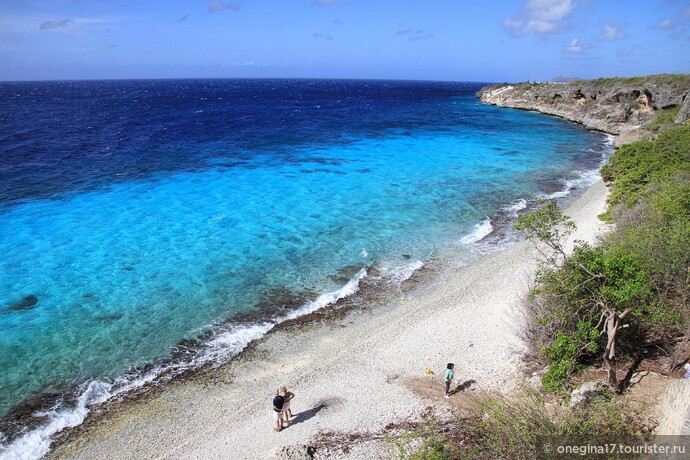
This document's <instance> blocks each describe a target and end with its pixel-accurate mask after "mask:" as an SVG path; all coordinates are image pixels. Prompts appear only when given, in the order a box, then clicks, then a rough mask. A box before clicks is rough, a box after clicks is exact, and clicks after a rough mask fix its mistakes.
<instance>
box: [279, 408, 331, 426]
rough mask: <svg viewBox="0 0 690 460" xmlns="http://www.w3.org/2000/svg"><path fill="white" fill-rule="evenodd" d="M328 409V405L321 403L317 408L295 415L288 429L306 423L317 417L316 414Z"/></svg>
mask: <svg viewBox="0 0 690 460" xmlns="http://www.w3.org/2000/svg"><path fill="white" fill-rule="evenodd" d="M327 408H328V403H321V404H319V405H318V406H316V407H312V408H311V409H308V410H305V411H302V412H299V413H297V414H294V415H293V416H292V419H291V420H290V422H289V423H288V426H287V427H286V428H289V427H291V426H293V425H297V424H298V423H302V422H306V421H307V420H309V419H311V418H313V417H315V416H316V414H318V413H319V412H321V411H322V410H324V409H327Z"/></svg>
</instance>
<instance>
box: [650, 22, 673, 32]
mask: <svg viewBox="0 0 690 460" xmlns="http://www.w3.org/2000/svg"><path fill="white" fill-rule="evenodd" d="M652 27H653V28H654V29H662V30H669V29H673V27H674V25H673V23H672V22H671V20H670V19H663V20H661V21H659V23H658V24H655V25H654V26H652Z"/></svg>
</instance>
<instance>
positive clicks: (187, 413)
mask: <svg viewBox="0 0 690 460" xmlns="http://www.w3.org/2000/svg"><path fill="white" fill-rule="evenodd" d="M606 196H607V189H606V186H605V185H604V184H603V182H602V181H598V182H596V183H595V184H594V185H592V186H590V187H589V188H588V189H587V190H586V191H585V192H584V193H583V194H582V195H581V196H580V197H579V198H577V199H576V200H575V201H574V202H572V203H571V204H570V205H569V206H568V207H567V209H566V214H568V215H569V216H570V217H571V218H572V219H573V221H574V222H575V223H576V224H577V231H576V232H575V233H574V234H573V235H572V236H571V238H570V241H571V243H572V241H575V240H583V241H590V242H593V241H595V240H596V238H597V237H598V235H601V234H602V233H603V232H605V231H606V225H605V224H603V223H602V222H601V221H600V220H599V219H598V218H597V216H598V215H599V214H600V213H602V212H603V211H604V210H605V201H606ZM537 259H538V251H537V250H536V248H535V247H534V245H533V243H530V242H523V243H519V244H517V245H514V246H512V247H510V248H508V249H506V250H502V251H498V252H495V253H492V254H489V255H486V256H484V257H482V258H480V259H479V260H478V261H476V262H475V263H473V264H471V265H469V266H468V267H465V268H463V269H453V270H445V271H442V272H440V273H437V274H435V275H434V276H433V279H432V280H430V281H428V282H423V283H418V284H417V285H415V286H414V287H412V288H409V289H400V292H398V293H397V294H396V295H393V296H390V297H389V299H388V301H387V305H385V306H382V307H381V308H376V309H372V310H365V311H355V312H351V313H349V314H346V315H344V316H342V317H339V318H334V319H332V320H330V321H327V322H325V323H324V324H312V325H306V326H303V327H294V328H277V329H276V330H274V331H272V332H271V333H269V334H268V335H267V336H265V337H264V338H262V339H261V340H259V341H258V342H256V343H254V344H253V345H252V346H251V347H250V348H249V349H248V350H247V351H246V352H245V353H243V354H242V355H241V356H240V357H239V358H238V359H235V360H233V361H232V362H230V363H228V364H227V365H225V366H222V367H220V368H218V369H214V370H212V371H209V372H207V373H201V374H200V375H198V376H196V377H195V378H191V379H187V380H185V381H181V382H177V383H175V384H173V385H169V386H166V387H165V388H164V389H163V390H162V391H160V392H158V393H157V394H156V395H154V396H149V397H146V398H144V399H143V400H142V401H138V402H137V403H136V404H125V405H124V406H123V407H122V408H120V409H119V410H116V411H114V412H113V413H112V414H108V415H106V416H104V417H98V418H97V419H98V420H97V421H96V422H94V423H88V422H87V423H86V424H85V425H84V426H83V427H81V428H80V430H81V431H80V433H78V434H75V435H72V436H68V437H67V439H65V440H64V441H63V442H61V443H60V444H59V445H58V446H57V448H55V449H54V450H53V451H52V452H51V454H50V455H49V457H50V458H74V459H82V458H83V459H86V458H89V459H106V458H107V459H113V458H123V459H124V458H180V459H181V458H218V459H221V458H227V459H231V458H232V459H262V458H278V457H276V455H278V453H279V452H281V451H285V450H286V449H289V448H286V446H295V449H296V450H297V451H299V449H300V448H301V447H299V446H305V445H310V443H313V442H314V440H315V439H317V438H318V437H319V436H321V435H322V434H323V433H328V434H330V435H333V434H340V435H347V434H351V435H353V436H355V437H357V436H358V435H363V436H361V437H362V438H367V437H369V438H373V439H374V440H370V441H363V442H360V443H355V444H354V445H353V446H350V447H349V448H347V449H344V450H343V449H338V448H337V446H334V447H332V448H329V449H320V450H317V451H316V452H315V453H314V455H315V458H348V459H360V458H361V459H369V458H376V457H377V456H384V455H385V454H386V452H387V449H390V446H389V445H387V444H386V442H385V441H382V440H380V439H379V440H376V439H375V438H376V436H370V435H372V434H376V433H380V432H382V430H383V429H384V427H385V426H386V425H388V424H391V423H400V422H404V421H415V420H419V419H420V417H421V416H422V414H423V413H424V412H425V411H428V410H430V409H431V410H432V411H433V412H434V413H435V414H437V415H438V416H440V417H444V416H446V417H447V416H451V413H452V409H453V407H454V403H455V401H454V399H456V398H458V397H459V394H457V393H456V394H454V395H452V396H451V398H450V399H444V397H443V383H442V380H443V372H444V370H445V366H446V363H447V362H454V363H455V371H456V372H455V382H453V386H452V388H456V387H458V386H460V387H461V392H473V391H482V390H485V391H498V392H503V393H509V392H510V391H512V390H514V389H515V388H516V387H517V385H518V384H519V382H520V381H521V380H522V379H524V375H523V372H522V369H521V355H522V353H523V351H524V345H523V344H522V343H521V341H520V339H519V327H520V311H519V305H520V299H521V298H522V297H523V296H524V295H525V294H526V293H527V290H528V280H529V279H530V277H531V276H532V275H533V274H534V271H535V269H536V267H537ZM427 369H428V370H430V371H431V372H432V373H427V372H426V370H427ZM282 385H287V386H288V388H289V389H290V390H291V391H292V392H294V393H295V394H296V397H295V399H294V401H293V402H292V411H293V413H294V414H295V417H294V418H293V420H292V421H291V422H290V423H289V425H288V426H287V427H286V428H285V429H283V430H282V431H281V432H275V431H273V420H272V413H271V397H272V395H273V392H274V391H275V389H277V388H278V387H279V386H282Z"/></svg>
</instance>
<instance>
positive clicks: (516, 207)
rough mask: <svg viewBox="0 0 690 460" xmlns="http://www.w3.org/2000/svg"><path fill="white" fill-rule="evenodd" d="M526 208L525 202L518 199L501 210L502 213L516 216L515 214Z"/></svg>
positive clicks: (522, 199)
mask: <svg viewBox="0 0 690 460" xmlns="http://www.w3.org/2000/svg"><path fill="white" fill-rule="evenodd" d="M526 207H527V200H525V199H524V198H520V199H519V200H516V201H515V202H513V203H512V204H509V205H508V206H505V207H504V208H503V210H504V211H506V212H509V213H510V214H511V215H512V216H514V217H515V216H517V213H518V212H520V211H522V210H523V209H525V208H526Z"/></svg>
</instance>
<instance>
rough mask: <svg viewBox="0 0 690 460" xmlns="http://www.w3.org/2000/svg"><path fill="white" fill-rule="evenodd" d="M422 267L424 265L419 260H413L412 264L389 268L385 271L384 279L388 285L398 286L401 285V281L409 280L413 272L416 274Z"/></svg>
mask: <svg viewBox="0 0 690 460" xmlns="http://www.w3.org/2000/svg"><path fill="white" fill-rule="evenodd" d="M423 266H424V263H423V262H422V261H421V260H415V261H414V262H412V263H409V264H407V265H400V266H397V267H393V268H390V269H388V270H385V272H386V279H387V280H388V283H389V284H392V285H400V283H402V282H403V281H406V280H408V279H410V277H412V275H413V274H414V272H416V271H417V270H419V269H420V268H422V267H423Z"/></svg>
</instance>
